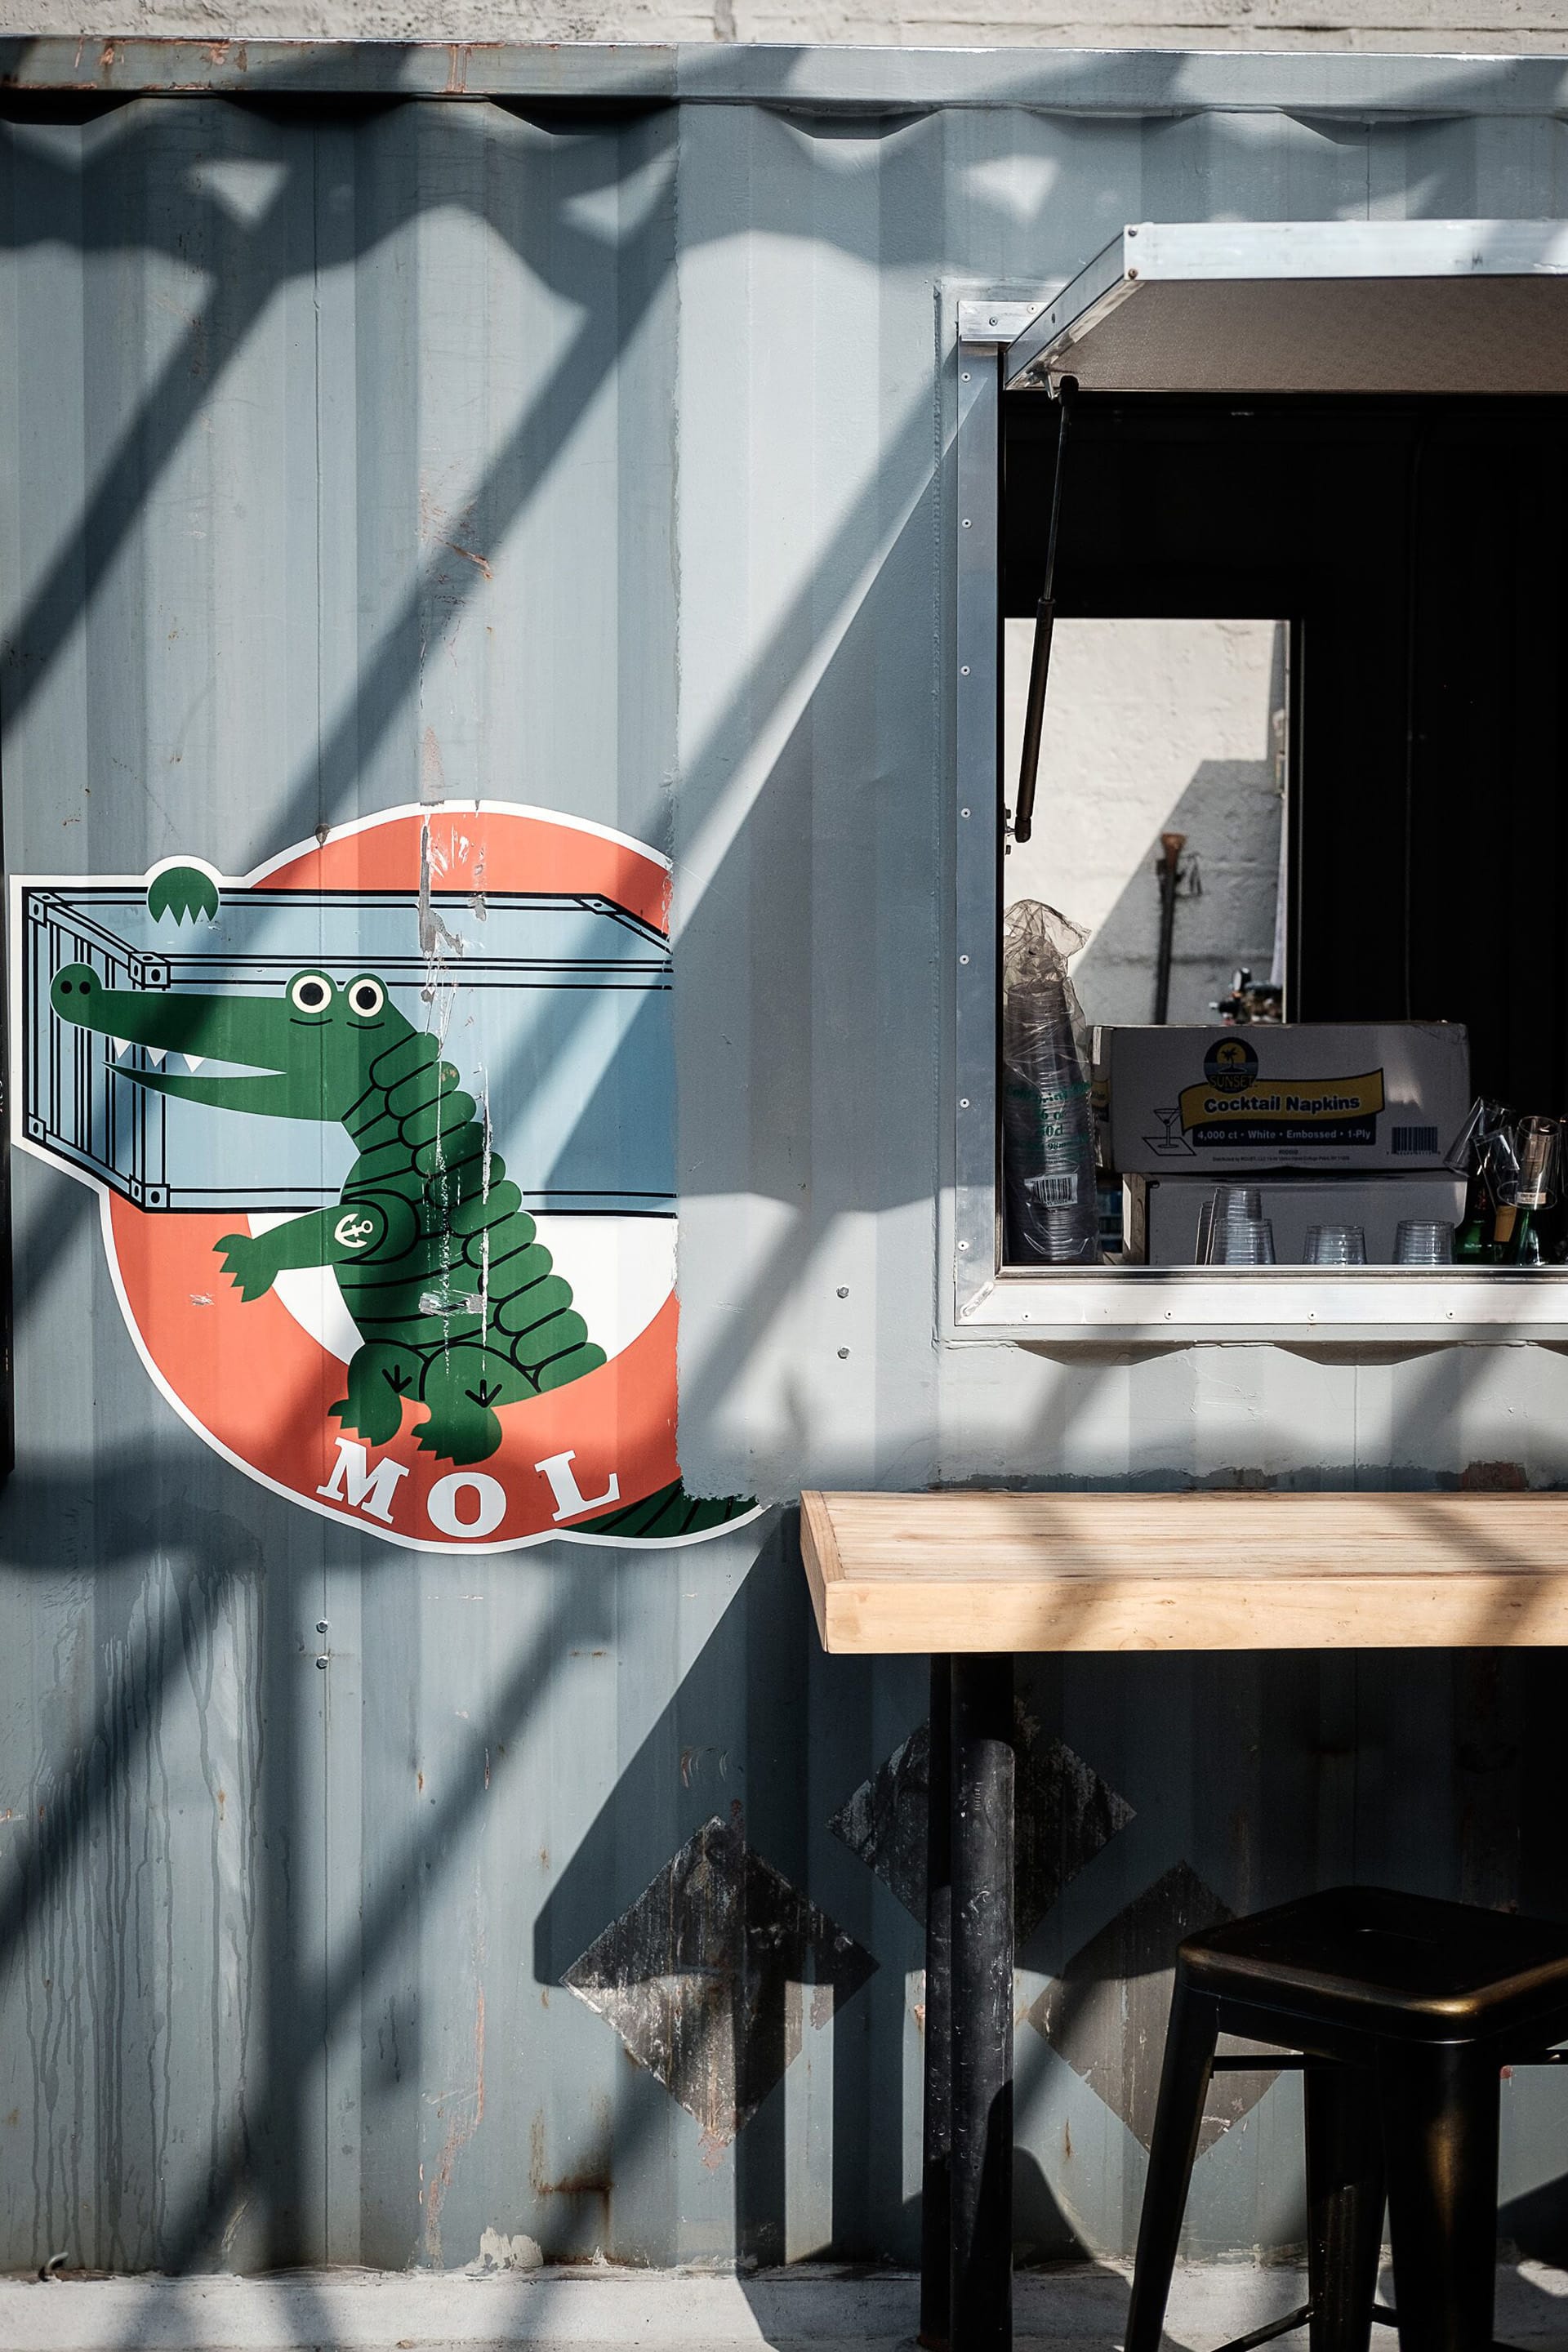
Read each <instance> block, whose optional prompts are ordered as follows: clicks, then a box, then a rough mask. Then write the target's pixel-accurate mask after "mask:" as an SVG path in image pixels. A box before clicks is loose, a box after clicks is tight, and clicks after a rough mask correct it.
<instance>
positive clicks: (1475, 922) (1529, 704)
mask: <svg viewBox="0 0 1568 2352" xmlns="http://www.w3.org/2000/svg"><path fill="white" fill-rule="evenodd" d="M1058 415H1059V410H1058V404H1057V403H1055V402H1054V401H1052V400H1050V399H1048V398H1047V397H1046V396H1045V395H1043V394H1038V393H1015V394H1007V395H1006V397H1005V402H1004V433H1003V499H1002V516H1003V529H1002V562H1003V583H1002V587H1003V610H1004V613H1005V615H1006V616H1007V617H1008V618H1022V619H1028V618H1032V617H1033V614H1034V611H1035V604H1036V599H1037V595H1038V593H1039V588H1040V568H1041V561H1042V556H1043V551H1044V536H1045V525H1046V518H1047V515H1048V512H1049V499H1050V489H1051V483H1052V478H1053V473H1054V469H1055V465H1056V457H1057V439H1058ZM1056 588H1057V606H1058V613H1059V614H1060V615H1061V616H1062V617H1063V618H1080V617H1081V618H1102V619H1103V618H1114V617H1128V618H1133V617H1139V618H1147V619H1172V618H1187V617H1192V618H1201V617H1205V616H1225V617H1232V618H1243V617H1247V616H1257V617H1260V618H1274V617H1277V616H1279V615H1281V614H1284V615H1289V619H1290V623H1291V701H1292V730H1293V742H1292V758H1291V762H1290V768H1291V776H1292V785H1291V803H1290V810H1289V823H1290V826H1291V837H1290V839H1291V847H1290V869H1291V883H1292V902H1291V906H1290V910H1289V967H1288V980H1287V999H1286V1003H1287V1013H1288V1017H1289V1018H1290V1019H1292V1020H1322V1021H1341V1020H1373V1019H1431V1020H1435V1019H1447V1020H1454V1021H1463V1022H1464V1023H1465V1024H1467V1025H1468V1029H1469V1033H1470V1039H1471V1052H1472V1070H1473V1076H1474V1083H1475V1086H1476V1088H1477V1090H1478V1091H1479V1092H1485V1093H1488V1094H1496V1095H1498V1096H1500V1097H1503V1098H1505V1099H1507V1100H1510V1101H1514V1102H1523V1103H1528V1104H1531V1105H1532V1106H1535V1105H1539V1106H1540V1107H1542V1108H1553V1107H1556V1106H1559V1105H1563V1104H1564V1103H1565V1102H1568V921H1565V916H1568V808H1565V805H1564V798H1565V795H1564V785H1565V782H1568V776H1565V772H1564V771H1565V765H1568V712H1565V709H1564V692H1565V679H1568V662H1565V659H1564V656H1565V654H1568V645H1565V627H1568V401H1565V400H1562V399H1538V398H1521V397H1510V398H1503V397H1498V398H1494V399H1489V400H1452V399H1439V398H1426V399H1388V398H1366V397H1353V398H1352V397H1333V398H1310V399H1309V398H1298V397H1288V398H1279V397H1271V398H1267V399H1265V398H1258V399H1252V400H1245V401H1244V400H1238V399H1237V397H1236V396H1235V395H1227V396H1224V397H1214V396H1209V397H1202V398H1199V397H1188V396H1176V395H1166V394H1142V395H1137V396H1127V395H1111V394H1081V395H1080V396H1079V400H1078V402H1077V403H1076V405H1075V411H1074V416H1073V423H1072V430H1071V436H1070V441H1069V445H1068V453H1067V461H1066V467H1065V471H1064V475H1063V484H1062V511H1061V539H1060V546H1059V551H1058V563H1057V579H1056ZM1004 781H1005V793H1006V797H1007V799H1008V801H1009V803H1010V802H1011V798H1012V793H1013V789H1014V780H1013V779H1011V778H1008V779H1005V780H1004ZM1049 791H1050V778H1049V774H1048V772H1042V775H1041V779H1040V795H1041V803H1042V805H1043V804H1044V802H1045V800H1046V798H1047V795H1048V793H1049Z"/></svg>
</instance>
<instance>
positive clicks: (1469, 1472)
mask: <svg viewBox="0 0 1568 2352" xmlns="http://www.w3.org/2000/svg"><path fill="white" fill-rule="evenodd" d="M1529 1485H1530V1480H1529V1478H1528V1477H1527V1476H1526V1475H1525V1469H1524V1465H1523V1464H1522V1463H1521V1462H1470V1463H1467V1464H1466V1465H1465V1467H1464V1469H1462V1470H1461V1471H1460V1473H1459V1492H1460V1493H1461V1494H1462V1495H1521V1494H1523V1493H1524V1492H1525V1490H1526V1489H1527V1488H1528V1486H1529Z"/></svg>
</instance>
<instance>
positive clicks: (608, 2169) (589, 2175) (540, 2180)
mask: <svg viewBox="0 0 1568 2352" xmlns="http://www.w3.org/2000/svg"><path fill="white" fill-rule="evenodd" d="M612 2145H613V2139H612V2125H611V2119H610V2103H609V2101H608V2099H606V2098H605V2097H603V2096H600V2097H598V2098H595V2101H594V2134H593V2143H592V2146H591V2148H590V2150H589V2153H588V2154H587V2156H586V2157H585V2158H584V2161H583V2162H582V2163H581V2164H579V2165H577V2166H576V2167H574V2169H573V2170H571V2171H570V2172H563V2173H562V2174H561V2176H560V2178H559V2179H554V2180H552V2179H551V2178H550V2172H549V2166H548V2163H547V2161H546V2154H545V2126H544V2113H543V2110H542V2108H538V2109H536V2110H535V2112H534V2117H533V2121H532V2123H531V2126H529V2135H528V2184H529V2187H530V2188H531V2189H532V2191H533V2193H534V2195H535V2196H536V2197H596V2198H597V2199H599V2200H600V2201H601V2203H602V2204H603V2205H604V2206H605V2212H606V2215H607V2213H608V2210H609V2202H610V2193H611V2190H612V2189H613V2188H614V2187H615V2180H614V2166H613V2163H612V2160H611V2149H612Z"/></svg>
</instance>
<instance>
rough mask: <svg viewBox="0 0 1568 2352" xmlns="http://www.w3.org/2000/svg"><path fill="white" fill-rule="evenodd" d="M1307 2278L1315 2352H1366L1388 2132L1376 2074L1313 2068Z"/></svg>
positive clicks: (1374, 2291)
mask: <svg viewBox="0 0 1568 2352" xmlns="http://www.w3.org/2000/svg"><path fill="white" fill-rule="evenodd" d="M1306 2104H1307V2271H1308V2276H1309V2278H1310V2283H1311V2284H1310V2292H1311V2303H1312V2318H1311V2326H1310V2340H1311V2352H1367V2346H1368V2345H1369V2344H1370V2342H1371V2340H1372V2306H1373V2299H1374V2297H1375V2295H1376V2294H1377V2258H1378V2255H1379V2253H1380V2252H1381V2251H1382V2246H1383V2205H1384V2187H1383V2132H1382V2128H1381V2126H1380V2125H1379V2122H1378V2113H1377V2077H1376V2075H1375V2074H1373V2071H1372V2069H1371V2067H1370V2066H1329V2065H1310V2066H1309V2067H1308V2068H1307V2073H1306Z"/></svg>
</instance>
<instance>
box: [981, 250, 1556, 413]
mask: <svg viewBox="0 0 1568 2352" xmlns="http://www.w3.org/2000/svg"><path fill="white" fill-rule="evenodd" d="M1005 356H1006V373H1005V381H1006V383H1007V385H1008V388H1009V389H1010V390H1016V391H1018V390H1028V389H1031V388H1032V389H1037V390H1048V389H1051V388H1053V387H1054V386H1055V384H1056V383H1058V382H1059V380H1060V378H1061V377H1062V376H1064V375H1071V376H1075V377H1076V378H1077V379H1078V382H1079V386H1080V388H1081V389H1082V390H1083V391H1084V392H1125V393H1142V392H1151V393H1154V392H1172V393H1568V221H1557V220H1538V221H1479V220H1440V221H1236V222H1226V223H1218V224H1193V223H1185V222H1163V221H1160V222H1150V221H1143V222H1141V223H1139V224H1138V225H1137V226H1132V227H1128V228H1125V229H1123V230H1122V232H1121V236H1118V237H1116V238H1115V239H1114V240H1113V241H1112V242H1111V243H1110V245H1108V246H1107V247H1106V248H1105V250H1104V252H1103V253H1101V254H1099V255H1098V256H1097V257H1095V259H1094V260H1093V261H1091V262H1090V263H1089V266H1088V268H1085V269H1082V270H1080V271H1079V275H1078V276H1077V277H1076V278H1073V279H1072V281H1071V283H1070V284H1069V285H1068V286H1066V287H1064V288H1063V289H1062V291H1061V292H1060V293H1059V294H1058V296H1057V297H1056V298H1055V299H1054V300H1052V301H1051V302H1050V303H1049V304H1047V306H1046V307H1045V308H1044V309H1042V310H1040V311H1039V313H1038V314H1037V317H1036V318H1035V319H1034V320H1032V321H1031V323H1030V324H1029V326H1028V327H1027V328H1026V330H1025V331H1024V332H1023V333H1022V334H1021V335H1019V336H1018V338H1017V339H1016V341H1014V342H1013V343H1012V344H1010V345H1009V346H1008V349H1007V352H1006V355H1005Z"/></svg>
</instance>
